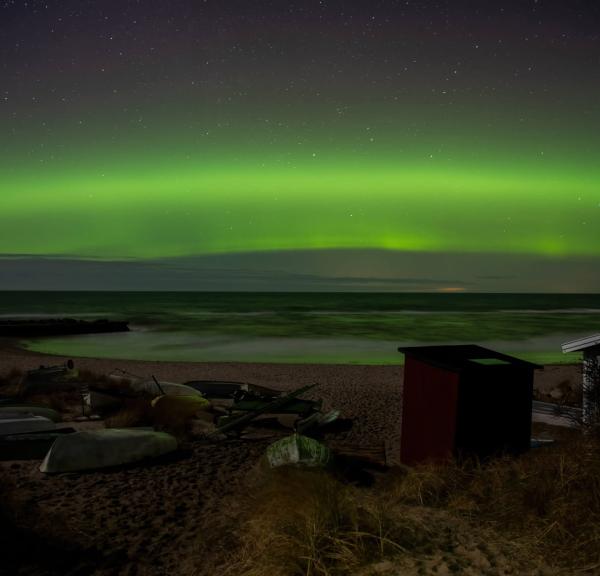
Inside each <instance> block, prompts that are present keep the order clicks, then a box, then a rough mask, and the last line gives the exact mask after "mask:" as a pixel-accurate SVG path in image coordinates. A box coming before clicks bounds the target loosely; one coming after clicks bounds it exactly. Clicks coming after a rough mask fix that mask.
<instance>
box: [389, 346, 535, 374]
mask: <svg viewBox="0 0 600 576" xmlns="http://www.w3.org/2000/svg"><path fill="white" fill-rule="evenodd" d="M398 351H399V352H402V353H404V354H407V355H409V356H413V357H415V358H418V359H419V360H423V361H424V362H427V363H428V364H432V365H434V366H438V367H440V368H444V369H447V370H451V371H454V372H456V371H460V370H465V369H476V368H479V369H487V370H490V369H495V368H498V367H502V366H518V367H521V368H529V369H530V370H537V369H541V368H543V366H540V365H539V364H533V363H532V362H527V361H526V360H521V359H520V358H515V357H514V356H509V355H508V354H502V353H501V352H496V351H495V350H490V349H489V348H484V347H483V346H477V345H475V344H458V345H448V346H401V347H400V348H398Z"/></svg>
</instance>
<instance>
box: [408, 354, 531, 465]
mask: <svg viewBox="0 0 600 576" xmlns="http://www.w3.org/2000/svg"><path fill="white" fill-rule="evenodd" d="M398 350H399V351H400V352H403V353H404V354H405V357H406V361H405V364H404V389H403V399H402V439H401V460H402V462H403V463H404V464H409V465H412V464H415V463H418V462H424V461H428V460H431V461H440V460H445V459H447V458H450V457H470V456H475V457H477V458H480V459H485V458H487V457H489V456H491V455H493V454H498V453H510V454H519V453H521V452H524V451H526V450H528V449H529V445H530V438H531V403H532V395H533V372H534V370H536V369H540V368H543V367H542V366H539V365H537V364H532V363H531V362H526V361H524V360H520V359H519V358H515V357H513V356H508V355H506V354H500V353H499V352H495V351H493V350H489V349H487V348H483V347H481V346H475V345H458V346H416V347H402V348H399V349H398Z"/></svg>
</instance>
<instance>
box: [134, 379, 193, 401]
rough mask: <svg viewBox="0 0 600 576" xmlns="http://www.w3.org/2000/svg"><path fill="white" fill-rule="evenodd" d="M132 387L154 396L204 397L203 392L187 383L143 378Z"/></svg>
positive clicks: (136, 390)
mask: <svg viewBox="0 0 600 576" xmlns="http://www.w3.org/2000/svg"><path fill="white" fill-rule="evenodd" d="M130 387H131V389H132V390H134V391H135V392H141V393H144V394H152V395H153V396H163V395H166V396H198V397H199V398H202V394H201V393H200V392H198V390H195V389H194V388H192V387H191V386H186V385H185V384H177V383H176V382H163V381H161V380H158V381H156V380H142V381H139V382H132V383H131V384H130Z"/></svg>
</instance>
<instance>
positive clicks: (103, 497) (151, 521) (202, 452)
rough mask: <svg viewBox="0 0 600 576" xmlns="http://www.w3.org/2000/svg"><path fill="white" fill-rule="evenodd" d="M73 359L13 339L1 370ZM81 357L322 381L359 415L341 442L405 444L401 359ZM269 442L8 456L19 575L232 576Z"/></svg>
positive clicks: (116, 365)
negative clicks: (65, 457)
mask: <svg viewBox="0 0 600 576" xmlns="http://www.w3.org/2000/svg"><path fill="white" fill-rule="evenodd" d="M65 360H66V358H62V357H49V356H44V355H41V354H36V353H32V352H29V351H26V350H22V349H19V348H16V347H14V346H12V345H10V344H7V343H5V345H4V346H3V348H2V349H1V350H0V376H2V375H3V374H6V373H8V372H10V370H14V369H18V370H21V371H25V370H28V369H32V368H36V367H38V366H40V365H42V364H44V365H52V364H60V363H62V362H64V361H65ZM75 361H76V365H77V367H78V368H79V369H80V370H89V371H92V372H94V373H97V374H108V373H110V372H111V371H112V370H114V369H121V370H126V371H128V372H131V373H134V374H139V375H143V376H151V375H154V376H156V377H157V378H159V379H162V380H168V381H173V382H185V381H188V380H194V379H215V380H236V381H243V382H249V383H254V384H260V385H263V386H268V387H271V388H276V389H281V390H290V389H293V388H297V387H300V386H303V385H307V384H315V383H318V384H319V386H318V387H317V388H315V389H314V390H312V391H310V392H309V393H308V394H307V396H306V397H310V398H322V399H323V402H324V408H325V409H332V408H336V409H339V410H340V411H341V413H342V416H343V417H345V418H350V419H352V421H353V427H352V429H351V430H350V431H348V432H345V433H344V434H343V438H341V439H340V440H341V441H343V442H345V443H351V444H355V445H364V446H369V445H377V444H379V445H381V444H383V443H386V444H387V446H388V449H389V450H390V451H391V452H394V451H395V452H398V451H399V438H400V418H401V408H402V386H401V384H402V377H403V369H402V367H401V366H344V365H285V364H238V363H214V364H213V363H197V364H196V363H171V362H141V361H124V360H110V359H94V358H77V359H75ZM579 382H580V372H579V369H578V367H576V366H548V367H546V369H545V370H544V371H543V372H539V373H538V374H537V376H536V384H535V386H536V390H537V394H538V397H541V398H543V397H547V398H555V397H556V396H557V395H560V394H563V393H564V390H565V389H566V388H568V387H570V388H571V389H572V390H576V389H577V386H578V384H579ZM561 390H563V392H560V391H561ZM575 393H576V392H575ZM268 443H269V441H268V440H255V441H239V440H231V441H226V442H220V443H206V442H204V443H199V442H190V443H187V444H184V445H183V446H182V449H181V450H180V451H179V452H178V453H177V454H176V455H175V456H170V457H168V458H164V459H163V460H160V461H157V462H154V463H152V464H147V465H144V466H137V467H130V468H126V469H121V470H114V471H113V470H111V471H104V472H93V473H86V474H63V475H57V476H44V475H43V474H41V473H40V472H39V471H38V466H39V462H37V461H23V462H2V463H0V481H1V482H2V485H1V489H3V490H4V491H5V497H4V501H5V503H6V504H5V507H7V508H8V509H10V512H9V514H10V515H11V516H12V519H13V520H16V523H17V525H18V526H20V529H21V530H23V531H24V533H26V534H27V535H28V547H32V548H33V549H35V550H37V551H38V553H37V554H28V553H26V550H28V549H29V548H28V547H25V546H24V545H23V542H20V543H19V542H18V540H19V535H14V534H13V535H12V536H11V535H6V534H5V535H3V536H4V538H5V539H8V540H7V541H9V542H11V541H12V543H13V546H12V547H11V548H10V550H11V551H10V552H9V555H8V556H9V562H8V564H11V562H12V564H11V565H12V566H13V568H12V570H14V566H16V565H19V566H20V567H21V568H20V570H21V571H20V572H18V573H22V574H55V573H56V574H88V573H94V574H127V575H134V574H140V575H154V574H177V575H180V574H181V575H188V574H189V575H192V574H198V575H203V574H220V573H224V568H223V565H224V564H223V563H226V562H227V559H228V556H229V554H230V551H231V550H233V549H235V547H236V539H237V535H236V534H235V530H232V526H235V525H236V518H237V517H238V514H239V513H240V511H241V510H242V509H243V507H244V505H245V501H246V496H247V494H246V491H247V490H248V478H249V477H251V476H252V473H253V471H254V470H255V468H256V464H257V462H258V461H259V459H260V456H261V455H262V454H263V452H264V449H265V447H266V446H267V445H268ZM0 572H2V570H1V569H0ZM2 573H4V572H2ZM6 573H7V574H8V573H13V574H14V573H16V572H14V571H12V572H6Z"/></svg>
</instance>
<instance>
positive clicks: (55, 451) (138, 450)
mask: <svg viewBox="0 0 600 576" xmlns="http://www.w3.org/2000/svg"><path fill="white" fill-rule="evenodd" d="M176 449H177V440H176V439H175V437H173V436H171V435H170V434H166V433H164V432H154V431H152V430H140V429H135V428H110V429H104V430H87V431H84V432H76V433H75V434H66V435H64V436H61V437H60V438H57V439H56V440H55V441H54V444H53V445H52V447H51V448H50V450H49V451H48V454H46V457H45V458H44V461H43V462H42V464H41V466H40V471H42V472H45V473H60V472H79V471H82V470H95V469H99V468H108V467H112V466H122V465H125V464H131V463H134V462H139V461H142V460H146V459H149V458H156V457H157V456H161V455H163V454H167V453H169V452H172V451H174V450H176Z"/></svg>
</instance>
